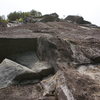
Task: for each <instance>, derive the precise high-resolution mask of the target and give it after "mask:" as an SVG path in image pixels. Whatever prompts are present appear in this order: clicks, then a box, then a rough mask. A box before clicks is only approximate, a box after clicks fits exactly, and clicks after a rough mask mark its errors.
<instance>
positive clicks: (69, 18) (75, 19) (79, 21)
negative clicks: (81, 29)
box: [65, 15, 91, 24]
mask: <svg viewBox="0 0 100 100" xmlns="http://www.w3.org/2000/svg"><path fill="white" fill-rule="evenodd" d="M65 20H67V21H71V22H73V23H77V24H91V23H90V22H88V21H85V20H84V18H83V17H81V16H74V15H69V16H67V17H66V18H65Z"/></svg>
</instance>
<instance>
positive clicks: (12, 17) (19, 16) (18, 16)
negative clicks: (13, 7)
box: [7, 10, 42, 22]
mask: <svg viewBox="0 0 100 100" xmlns="http://www.w3.org/2000/svg"><path fill="white" fill-rule="evenodd" d="M40 16H42V13H41V12H38V11H36V10H31V11H30V12H16V11H15V12H12V13H10V14H9V15H8V16H7V17H8V20H9V21H16V20H18V21H20V22H22V21H24V19H25V18H27V17H40Z"/></svg>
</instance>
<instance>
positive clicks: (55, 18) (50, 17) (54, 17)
mask: <svg viewBox="0 0 100 100" xmlns="http://www.w3.org/2000/svg"><path fill="white" fill-rule="evenodd" d="M41 21H42V22H54V21H59V16H58V14H56V13H52V14H47V15H44V16H43V19H42V20H41Z"/></svg>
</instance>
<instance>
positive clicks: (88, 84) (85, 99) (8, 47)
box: [0, 21, 100, 100]
mask: <svg viewBox="0 0 100 100" xmlns="http://www.w3.org/2000/svg"><path fill="white" fill-rule="evenodd" d="M5 58H9V59H11V60H13V61H15V62H17V63H19V64H21V65H20V66H26V67H27V68H26V67H25V68H26V69H29V70H31V71H32V73H33V72H34V73H36V77H35V79H36V80H38V79H40V80H41V82H40V81H38V83H37V84H33V83H32V81H33V80H31V85H29V84H27V85H25V84H24V85H23V84H22V85H21V84H20V86H19V84H17V85H18V86H10V87H6V88H4V89H0V98H1V99H2V100H5V98H8V100H14V99H15V100H31V99H34V100H99V99H100V84H99V83H100V78H99V73H100V72H99V70H100V68H99V67H98V66H99V63H100V28H99V27H88V26H85V25H79V24H72V23H70V22H64V21H63V22H46V23H42V22H36V23H33V24H26V25H20V26H17V27H13V28H7V29H6V30H5V31H0V61H1V62H2V61H3V60H4V59H5ZM19 64H18V65H19ZM1 65H2V63H1ZM1 65H0V66H1ZM15 65H16V64H15ZM90 66H93V68H91V67H90ZM0 68H1V69H2V70H0V74H1V73H2V71H5V69H4V68H5V67H2V66H1V67H0ZM7 68H8V67H7ZM9 68H11V70H10V71H11V74H10V75H12V74H13V73H14V71H12V70H13V69H14V68H16V69H17V67H16V66H13V67H9ZM18 68H19V67H18ZM41 68H43V70H41ZM23 70H24V68H23ZM44 70H45V71H44ZM37 73H38V74H37ZM6 74H7V73H5V74H4V73H3V75H4V76H8V75H6ZM15 74H16V73H15ZM15 74H14V75H15ZM51 74H52V76H51ZM10 75H9V76H10ZM32 75H33V74H32ZM41 76H42V77H41ZM46 76H48V77H46ZM0 77H1V76H0ZM20 77H21V80H20V81H22V80H23V79H25V78H28V80H26V81H25V80H24V82H26V83H27V81H30V78H32V77H31V76H27V75H25V76H24V77H23V75H19V77H17V78H13V77H11V81H12V80H13V79H14V80H18V79H19V78H20ZM3 78H4V77H3ZM6 78H7V77H6ZM6 78H4V79H6ZM32 79H33V78H32ZM1 80H2V78H1ZM0 84H2V82H1V83H0ZM3 85H4V84H3ZM37 85H38V86H37ZM37 87H38V88H37Z"/></svg>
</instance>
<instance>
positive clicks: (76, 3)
mask: <svg viewBox="0 0 100 100" xmlns="http://www.w3.org/2000/svg"><path fill="white" fill-rule="evenodd" d="M32 9H34V10H37V11H40V12H41V13H42V14H50V13H55V12H56V13H57V14H58V15H59V16H60V18H65V17H66V16H68V15H79V16H83V18H84V19H85V20H87V21H90V22H92V23H93V24H96V25H98V26H100V0H0V15H6V16H7V15H8V14H9V13H10V12H14V11H23V12H24V11H31V10H32Z"/></svg>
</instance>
